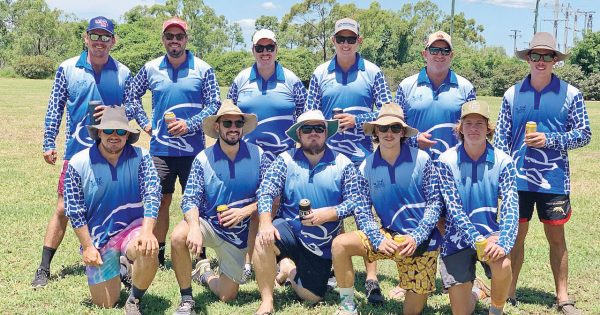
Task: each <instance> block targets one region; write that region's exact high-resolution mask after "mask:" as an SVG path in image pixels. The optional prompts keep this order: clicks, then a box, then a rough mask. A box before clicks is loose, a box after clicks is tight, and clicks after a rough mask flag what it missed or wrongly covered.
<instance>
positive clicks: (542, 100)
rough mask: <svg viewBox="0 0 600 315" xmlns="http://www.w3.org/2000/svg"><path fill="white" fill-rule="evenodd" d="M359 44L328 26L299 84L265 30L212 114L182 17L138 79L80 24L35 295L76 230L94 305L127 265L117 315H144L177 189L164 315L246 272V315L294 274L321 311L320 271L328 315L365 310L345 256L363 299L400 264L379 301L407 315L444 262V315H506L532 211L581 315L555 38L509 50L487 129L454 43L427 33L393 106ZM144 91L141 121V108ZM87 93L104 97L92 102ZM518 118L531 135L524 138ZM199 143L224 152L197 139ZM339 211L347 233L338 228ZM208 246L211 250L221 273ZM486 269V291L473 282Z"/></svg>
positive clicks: (202, 67)
mask: <svg viewBox="0 0 600 315" xmlns="http://www.w3.org/2000/svg"><path fill="white" fill-rule="evenodd" d="M360 34H361V33H360V27H359V24H358V23H357V22H356V21H355V20H352V19H349V18H345V19H341V20H338V21H337V22H336V23H335V30H334V33H333V35H332V37H331V41H332V44H333V46H334V47H335V52H336V54H335V56H334V57H333V58H332V59H331V60H330V61H328V62H325V63H323V64H321V65H320V66H318V67H317V69H316V70H315V71H314V73H313V75H312V77H311V80H310V86H309V88H308V91H307V90H306V89H305V87H304V86H303V85H302V82H301V81H300V80H299V79H298V77H297V76H296V75H295V74H294V73H293V72H292V71H290V70H289V69H287V68H285V67H283V66H282V65H281V64H280V63H279V62H277V53H278V45H277V39H276V35H275V34H274V33H273V32H272V31H270V30H266V29H262V30H259V31H257V32H256V33H255V34H254V36H253V39H252V42H253V45H252V53H253V56H254V58H255V60H256V62H255V63H254V65H252V66H251V67H249V68H247V69H244V70H242V71H241V72H240V73H239V75H238V76H237V77H236V78H235V79H234V81H233V83H232V85H231V87H230V89H229V93H228V95H227V99H226V100H224V101H223V102H221V100H220V96H219V85H218V83H217V80H216V77H215V72H214V70H213V69H212V68H211V67H210V66H209V65H208V64H207V63H205V62H204V61H202V60H201V59H199V58H197V57H195V56H194V55H193V54H192V53H191V52H190V51H188V50H186V49H185V48H186V43H187V41H188V26H187V24H186V22H185V21H183V20H181V19H179V18H177V17H175V18H171V19H169V20H167V21H165V22H164V23H163V27H162V42H163V44H164V46H165V50H166V55H164V56H162V57H159V58H157V59H154V60H152V61H149V62H148V63H146V64H145V65H144V66H143V67H142V68H141V69H140V71H139V72H138V73H137V74H136V75H135V76H132V75H131V74H130V72H129V70H128V69H127V67H125V66H124V65H122V64H120V63H119V62H118V61H116V60H114V59H113V58H112V57H110V55H109V51H110V49H111V48H112V47H113V45H114V44H115V41H116V39H115V35H114V25H113V23H112V22H111V21H110V20H109V19H107V18H105V17H101V16H100V17H96V18H93V19H91V20H90V23H89V26H88V28H87V30H86V33H85V34H84V41H85V44H86V47H87V50H85V51H84V52H82V54H81V55H80V56H79V57H75V58H72V59H69V60H67V61H65V62H63V63H62V64H61V65H60V66H59V68H58V71H57V73H56V78H55V81H54V85H53V87H52V94H51V98H50V101H49V105H48V112H47V115H46V129H45V133H44V159H45V160H46V162H47V163H50V164H54V163H55V162H56V159H57V152H56V145H55V143H54V142H55V139H56V136H57V134H58V128H59V126H60V122H61V119H62V114H63V112H64V111H65V109H67V136H66V152H65V155H64V162H63V170H62V173H61V177H60V180H59V188H58V202H57V207H56V211H55V213H54V215H53V217H52V219H51V220H50V223H49V225H48V228H47V232H46V237H45V239H44V247H43V250H42V261H41V263H40V266H39V267H38V270H37V272H36V274H35V277H34V280H33V282H32V286H34V287H43V286H45V285H46V284H47V282H48V278H49V275H50V262H51V260H52V258H53V256H54V253H55V252H56V249H57V247H58V246H59V244H60V242H61V240H62V238H63V236H64V233H65V230H66V224H67V222H68V221H69V220H70V221H71V225H72V226H73V228H74V230H75V233H76V235H77V237H78V238H79V240H80V243H81V253H82V256H83V261H84V263H85V264H86V274H87V276H88V284H89V288H90V292H91V295H92V301H93V303H94V304H96V305H100V306H103V307H112V306H114V305H115V304H116V302H117V300H118V297H119V291H120V281H119V280H120V279H119V277H120V276H121V275H122V273H123V272H121V270H120V269H122V268H124V269H125V270H126V271H127V272H125V274H126V275H128V276H129V277H131V281H130V285H131V290H130V295H129V297H128V299H127V301H126V303H125V312H126V313H127V314H139V313H140V311H141V309H140V300H141V298H142V297H143V295H144V293H145V292H146V290H147V289H148V287H149V286H150V283H151V282H152V280H153V278H154V275H155V273H156V270H157V268H158V266H159V265H164V263H165V257H164V247H165V240H166V237H167V234H168V228H169V207H170V204H171V201H172V195H173V193H174V189H175V181H176V179H177V178H179V183H180V185H181V187H182V191H183V200H182V205H181V209H182V212H183V220H182V221H181V222H179V223H178V224H177V225H176V227H175V229H174V230H173V232H172V233H171V259H172V267H173V269H174V271H175V275H176V278H177V282H178V284H179V287H180V293H181V302H180V304H179V306H178V308H177V311H176V314H194V308H195V301H194V299H193V294H192V280H195V281H197V282H199V283H201V284H202V285H204V286H206V287H207V288H209V289H210V290H211V291H212V292H213V293H214V294H216V295H217V296H218V297H219V299H221V300H222V301H229V300H232V299H235V298H236V296H237V293H238V290H239V285H240V284H243V283H244V282H245V281H246V280H247V278H248V277H249V275H250V274H251V268H252V267H251V262H253V266H254V271H255V275H256V281H257V284H258V288H259V291H260V295H261V304H260V306H259V308H258V309H257V311H256V314H271V313H273V311H274V302H273V300H274V293H273V291H274V286H275V285H276V283H280V284H281V283H284V282H289V283H290V284H291V287H292V288H293V290H294V291H295V292H296V293H297V295H298V296H299V297H300V298H301V299H303V300H306V301H310V302H317V301H319V300H321V299H323V297H324V296H325V293H326V291H327V283H328V278H329V277H330V273H331V269H332V268H333V270H334V273H335V277H336V280H337V286H338V290H339V294H340V305H339V309H338V314H357V313H358V309H357V306H356V302H355V298H354V270H353V266H352V260H351V258H352V257H353V256H362V257H364V260H365V264H366V269H367V276H366V283H365V288H366V296H367V298H368V300H369V302H382V301H383V300H384V299H383V295H382V293H381V289H380V287H379V284H378V281H377V269H376V263H375V261H376V260H380V259H392V260H394V261H395V262H396V264H397V267H398V273H399V285H398V287H397V288H394V289H393V290H392V291H391V292H390V295H391V297H392V298H399V297H402V296H404V300H405V302H404V306H403V308H404V309H403V312H404V313H405V314H420V313H421V312H422V311H423V309H424V307H425V305H426V301H427V297H428V295H429V293H431V292H433V291H434V290H435V277H436V273H437V268H438V257H441V259H439V265H440V268H439V269H440V275H441V278H442V283H443V287H444V289H447V290H448V293H449V296H450V303H451V309H452V312H453V313H454V314H470V313H472V312H473V310H474V308H475V305H476V303H477V300H478V299H480V298H481V297H482V296H489V297H490V298H491V299H490V307H489V312H490V314H502V312H503V308H504V305H505V303H506V302H508V303H510V304H513V305H516V304H517V297H516V284H517V279H518V274H519V271H520V269H521V266H522V264H523V260H524V241H525V236H526V234H527V228H528V222H529V220H530V219H531V217H532V213H533V207H534V205H536V206H537V210H538V216H539V218H540V220H541V221H542V222H543V223H544V230H545V232H546V236H547V238H548V241H549V243H550V262H551V266H552V271H553V274H554V279H555V285H556V303H557V307H558V309H559V310H560V311H562V312H563V313H565V314H579V310H577V309H576V308H575V306H574V302H573V300H572V299H571V298H570V297H569V295H568V293H567V273H568V272H567V261H568V259H567V250H566V243H565V238H564V224H565V223H566V222H567V221H568V219H569V217H570V215H571V206H570V202H569V193H570V183H569V164H568V158H567V150H570V149H574V148H578V147H581V146H584V145H586V144H587V143H589V141H590V137H591V131H590V127H589V121H588V117H587V112H586V109H585V104H584V102H583V97H582V95H581V93H580V92H579V91H578V90H577V89H576V88H575V87H573V86H571V85H569V84H568V83H566V82H564V81H562V80H560V79H559V78H557V77H556V76H555V75H553V74H552V69H553V66H554V64H555V63H556V62H558V61H561V60H563V59H565V58H566V55H564V54H562V53H561V52H559V51H558V50H557V49H556V42H555V39H554V38H553V37H552V36H551V35H550V34H547V33H537V34H536V35H535V36H534V38H533V40H532V41H531V44H530V47H529V48H528V49H526V50H523V51H519V52H518V54H517V56H518V57H519V58H521V59H523V60H525V61H527V63H528V64H529V65H530V74H529V75H528V76H527V77H526V78H524V79H523V80H522V81H521V82H519V83H517V84H516V85H515V86H513V87H511V88H510V89H509V90H508V91H507V92H506V94H505V96H504V99H503V103H502V108H501V111H500V114H499V118H498V123H497V127H495V128H494V125H493V123H492V121H491V115H490V111H489V106H488V105H487V104H486V103H485V102H482V101H479V100H476V94H475V88H474V87H473V85H472V84H471V83H470V82H469V81H468V80H467V79H465V78H463V77H461V76H459V75H457V74H456V73H454V71H452V70H450V67H451V62H452V58H453V56H454V50H453V46H452V41H451V38H450V36H449V35H448V34H446V33H444V32H441V31H438V32H435V33H433V34H431V35H430V36H429V37H428V39H427V41H426V43H425V48H424V50H423V51H422V56H423V58H424V60H425V67H423V69H422V70H421V71H420V72H419V73H417V74H415V75H413V76H410V77H408V78H406V79H404V80H403V81H402V82H401V83H400V84H399V86H398V90H397V93H396V98H395V100H393V98H392V94H391V92H390V89H389V87H388V85H387V83H386V81H385V77H384V74H383V72H382V71H381V70H380V68H379V67H377V66H376V65H374V64H373V63H371V62H369V61H367V60H365V59H364V58H363V57H362V56H361V55H360V54H359V53H358V49H359V46H360V43H361V42H362V40H363V38H362V37H361V35H360ZM147 90H150V91H151V92H152V119H151V120H150V119H149V118H148V116H147V114H146V112H145V111H144V109H143V107H142V103H141V97H142V96H143V95H144V94H145V93H146V91H147ZM91 101H101V104H103V105H101V106H98V107H96V108H95V109H94V108H92V109H90V107H91V105H88V104H89V103H90V102H91ZM92 103H94V102H92ZM96 119H97V120H99V121H100V122H99V123H96ZM133 119H135V120H136V121H137V123H138V124H139V126H140V127H141V128H142V129H143V130H144V131H145V132H146V133H148V134H149V135H150V136H151V140H150V150H149V152H148V151H146V150H143V149H139V148H137V147H134V146H132V144H133V143H135V142H136V141H137V140H138V138H139V131H137V130H135V129H134V128H131V127H129V123H128V121H129V120H133ZM529 121H534V122H536V123H537V129H536V130H534V131H531V130H528V132H525V131H526V130H525V125H526V124H527V122H529ZM86 125H87V133H86V132H85V131H86V128H83V126H86ZM494 132H495V136H494V138H493V139H494V140H493V141H494V143H493V145H492V142H491V141H492V136H493V135H494ZM205 135H206V136H208V137H211V138H215V139H216V143H215V144H214V145H212V146H210V147H205V139H204V136H205ZM374 143H375V144H377V147H376V149H375V150H374V145H373V144H374ZM373 210H374V211H373ZM375 215H376V216H377V219H376V218H375ZM349 216H353V217H354V218H355V221H356V225H357V228H358V229H357V230H356V231H350V232H344V223H343V219H344V218H346V217H349ZM378 222H380V223H378ZM482 244H483V245H482ZM205 247H211V248H213V249H214V250H215V252H216V255H217V258H218V261H219V262H218V272H215V271H216V270H213V269H212V268H211V264H210V261H209V260H208V259H207V258H206V256H205V255H204V248H205ZM196 257H199V258H198V261H197V263H196V264H195V266H194V264H193V260H192V258H196ZM478 260H479V261H481V264H482V266H483V267H484V270H485V271H486V275H487V276H488V277H490V278H491V289H490V288H489V287H488V286H487V285H486V284H485V281H483V280H481V279H479V278H476V276H475V274H476V273H475V265H476V262H477V261H478ZM278 263H279V267H277V264H278ZM278 269H279V273H278V272H277V270H278ZM122 280H123V281H124V282H127V277H123V279H122ZM474 283H476V284H477V285H476V286H473V284H474Z"/></svg>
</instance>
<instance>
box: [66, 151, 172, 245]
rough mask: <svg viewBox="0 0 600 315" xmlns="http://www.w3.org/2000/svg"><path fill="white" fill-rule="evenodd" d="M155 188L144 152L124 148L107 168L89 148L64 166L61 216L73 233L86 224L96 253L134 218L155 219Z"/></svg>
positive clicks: (151, 165) (157, 197)
mask: <svg viewBox="0 0 600 315" xmlns="http://www.w3.org/2000/svg"><path fill="white" fill-rule="evenodd" d="M160 189H161V187H160V183H159V178H158V173H157V171H156V168H155V167H154V163H153V162H152V157H151V156H150V155H149V154H148V152H146V150H144V149H141V148H137V147H134V146H132V145H130V144H127V145H125V147H124V148H123V152H122V153H121V156H120V157H119V160H118V162H117V165H116V166H115V167H113V166H112V164H110V163H108V161H107V160H106V159H105V158H104V157H103V156H102V155H101V154H100V151H99V150H98V145H93V146H92V147H91V148H89V149H86V150H83V151H81V152H79V153H77V154H75V155H74V156H73V158H72V159H71V160H70V161H69V166H68V169H67V173H66V175H65V214H66V215H67V217H69V220H71V225H72V226H73V228H74V229H77V228H80V227H82V226H84V225H87V226H88V229H89V232H90V235H91V237H92V241H93V243H94V246H95V247H96V248H97V249H100V248H102V247H103V246H104V245H105V244H106V243H107V242H108V241H109V240H110V238H111V237H112V236H114V235H116V234H118V233H119V232H121V231H123V230H124V229H125V228H127V226H128V225H129V224H130V223H132V222H133V221H135V220H136V219H139V218H142V217H144V218H153V219H156V217H157V216H158V207H159V205H160V199H161V193H160Z"/></svg>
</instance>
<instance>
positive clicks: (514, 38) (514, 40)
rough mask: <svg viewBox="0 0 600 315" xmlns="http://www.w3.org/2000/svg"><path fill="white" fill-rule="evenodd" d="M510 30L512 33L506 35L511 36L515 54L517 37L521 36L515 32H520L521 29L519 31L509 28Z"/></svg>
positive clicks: (515, 53)
mask: <svg viewBox="0 0 600 315" xmlns="http://www.w3.org/2000/svg"><path fill="white" fill-rule="evenodd" d="M510 31H511V32H513V34H512V35H508V36H509V37H512V38H513V54H514V55H515V56H516V55H517V37H521V35H518V34H517V33H521V31H519V30H510Z"/></svg>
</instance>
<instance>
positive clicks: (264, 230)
mask: <svg viewBox="0 0 600 315" xmlns="http://www.w3.org/2000/svg"><path fill="white" fill-rule="evenodd" d="M256 238H257V240H258V241H259V242H260V244H261V245H262V246H264V247H269V246H272V245H275V239H278V240H280V239H281V236H280V235H279V231H277V229H276V228H275V226H274V225H273V223H262V222H261V223H260V224H259V225H258V234H257V235H256Z"/></svg>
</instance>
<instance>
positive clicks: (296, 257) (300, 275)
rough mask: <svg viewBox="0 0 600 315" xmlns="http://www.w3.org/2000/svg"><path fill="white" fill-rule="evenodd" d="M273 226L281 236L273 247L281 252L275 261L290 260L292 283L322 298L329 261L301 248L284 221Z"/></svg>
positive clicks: (281, 220) (276, 222) (275, 222)
mask: <svg viewBox="0 0 600 315" xmlns="http://www.w3.org/2000/svg"><path fill="white" fill-rule="evenodd" d="M273 225H274V226H275V228H276V229H277V231H278V232H279V236H281V240H276V241H275V246H277V248H278V249H279V251H280V252H281V253H280V254H279V255H278V256H277V261H280V260H282V259H284V258H289V259H291V260H292V261H293V262H294V263H295V264H296V276H295V277H294V282H296V283H297V284H298V285H299V286H301V287H303V288H305V289H307V290H308V291H310V292H312V293H313V294H315V295H317V296H319V297H324V296H325V293H326V292H327V280H328V279H329V275H330V272H331V259H323V258H321V257H319V256H317V255H315V254H313V253H312V252H310V251H309V250H308V249H306V248H305V247H304V246H302V243H300V241H299V240H298V239H297V238H296V236H295V235H294V231H293V230H292V227H291V226H290V225H289V224H288V223H287V222H286V221H285V220H284V219H275V220H274V221H273Z"/></svg>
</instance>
